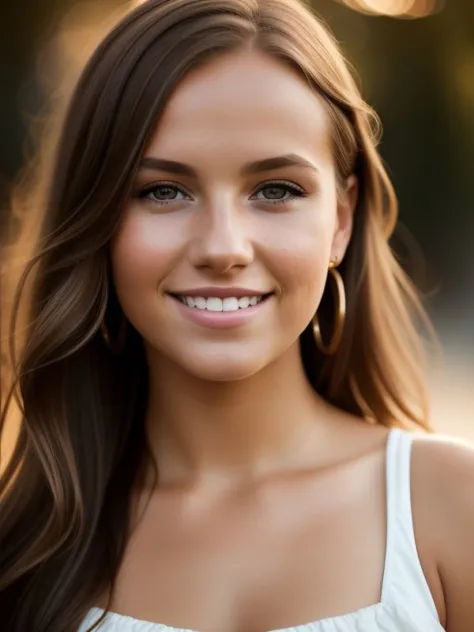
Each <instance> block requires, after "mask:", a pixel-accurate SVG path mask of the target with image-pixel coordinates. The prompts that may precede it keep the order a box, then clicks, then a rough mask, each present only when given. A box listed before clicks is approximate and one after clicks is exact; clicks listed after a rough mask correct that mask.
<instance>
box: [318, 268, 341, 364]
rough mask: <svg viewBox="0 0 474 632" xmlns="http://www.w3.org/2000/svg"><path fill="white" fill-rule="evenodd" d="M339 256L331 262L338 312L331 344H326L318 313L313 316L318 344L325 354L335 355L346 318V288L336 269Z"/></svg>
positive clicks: (331, 277)
mask: <svg viewBox="0 0 474 632" xmlns="http://www.w3.org/2000/svg"><path fill="white" fill-rule="evenodd" d="M337 263H338V258H337V257H334V258H333V259H331V263H330V264H329V279H330V280H331V282H332V284H333V285H334V287H335V294H334V297H335V298H334V308H335V312H336V324H335V326H334V331H333V333H332V338H331V341H330V342H329V344H325V342H324V341H323V338H322V335H321V328H320V326H319V318H318V313H317V312H316V314H315V315H314V318H313V333H314V339H315V342H316V346H317V347H318V349H319V350H320V351H321V353H324V355H328V356H329V355H334V354H335V353H336V351H337V350H338V348H339V344H340V342H341V338H342V332H343V330H344V321H345V320H346V292H345V289H344V281H343V280H342V277H341V275H340V274H339V272H338V271H337V270H336V267H337Z"/></svg>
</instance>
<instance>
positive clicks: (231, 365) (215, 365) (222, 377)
mask: <svg viewBox="0 0 474 632" xmlns="http://www.w3.org/2000/svg"><path fill="white" fill-rule="evenodd" d="M180 364H181V368H182V369H184V370H185V371H186V372H187V373H189V374H190V375H193V376H194V377H196V378H198V379H200V380H205V381H208V382H237V381H240V380H245V379H247V378H249V377H252V376H253V375H255V374H256V373H258V372H259V371H261V370H262V369H263V368H264V367H265V366H266V365H267V362H262V359H261V358H260V359H258V358H256V357H253V358H248V357H247V358H245V357H241V358H238V357H229V356H228V355H226V356H224V357H220V358H219V357H215V356H214V357H209V356H207V357H195V358H193V361H192V362H189V361H188V362H182V363H180Z"/></svg>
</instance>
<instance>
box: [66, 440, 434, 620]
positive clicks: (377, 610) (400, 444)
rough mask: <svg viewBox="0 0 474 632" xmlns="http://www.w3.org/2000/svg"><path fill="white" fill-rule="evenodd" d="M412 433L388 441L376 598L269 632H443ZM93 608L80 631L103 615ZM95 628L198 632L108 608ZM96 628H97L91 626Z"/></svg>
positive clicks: (98, 609)
mask: <svg viewBox="0 0 474 632" xmlns="http://www.w3.org/2000/svg"><path fill="white" fill-rule="evenodd" d="M412 440H413V436H412V434H410V433H409V432H405V431H402V430H400V429H398V428H395V429H393V430H391V431H390V433H389V436H388V440H387V458H386V471H387V549H386V555H385V568H384V574H383V583H382V595H381V599H380V602H379V603H377V604H375V605H373V606H369V607H367V608H362V609H361V610H358V611H357V612H353V613H351V614H345V615H342V616H338V617H330V618H328V619H321V620H320V621H314V622H313V623H307V624H305V625H297V626H296V627H292V628H284V629H281V630H273V631H272V632H442V631H443V630H444V628H443V627H442V626H441V624H440V622H439V618H438V613H437V610H436V606H435V603H434V601H433V597H432V595H431V592H430V589H429V587H428V584H427V582H426V579H425V576H424V574H423V570H422V567H421V564H420V560H419V557H418V552H417V549H416V543H415V535H414V530H413V519H412V510H411V497H410V496H411V494H410V455H411V446H412ZM103 612H104V611H103V610H101V609H100V608H93V609H92V610H91V611H90V612H89V614H88V615H87V617H86V618H85V619H84V621H83V623H82V625H81V626H80V628H79V631H78V632H87V630H88V628H89V627H90V626H91V625H92V624H93V623H94V622H95V621H97V620H98V618H99V617H100V616H101V615H102V614H103ZM95 629H96V630H97V631H98V632H99V631H100V632H196V631H193V630H188V629H184V628H173V627H170V626H168V625H164V624H160V623H150V622H147V621H140V620H138V619H133V618H132V617H127V616H123V615H119V614H115V613H108V614H107V616H106V617H105V619H104V621H103V622H102V623H101V624H100V625H99V626H98V627H97V628H95ZM94 632H95V631H94Z"/></svg>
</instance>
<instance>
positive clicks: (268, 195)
mask: <svg viewBox="0 0 474 632" xmlns="http://www.w3.org/2000/svg"><path fill="white" fill-rule="evenodd" d="M259 194H264V195H263V197H258V195H259ZM306 196H307V193H306V191H305V190H304V189H302V188H301V187H299V186H297V185H296V184H294V183H292V182H286V181H284V182H283V181H276V182H267V183H266V184H265V185H264V186H262V187H260V189H259V190H258V191H257V193H256V194H255V195H254V196H253V198H252V199H258V200H260V201H263V202H268V203H269V204H283V203H285V202H291V201H292V200H294V199H295V198H301V197H306Z"/></svg>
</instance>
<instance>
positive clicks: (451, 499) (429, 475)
mask: <svg viewBox="0 0 474 632" xmlns="http://www.w3.org/2000/svg"><path fill="white" fill-rule="evenodd" d="M412 472H413V476H412V496H413V514H414V523H415V533H416V535H417V545H418V544H419V545H420V546H419V548H420V549H421V550H422V551H423V550H425V551H426V556H425V563H426V564H427V565H428V567H429V565H430V564H432V566H433V567H436V569H437V574H438V577H437V581H438V584H439V586H440V592H442V601H443V603H442V607H441V610H442V611H443V615H445V616H443V619H445V624H446V630H447V631H448V632H467V631H468V630H474V595H473V587H474V446H473V445H472V444H469V443H467V442H463V441H461V440H454V439H449V438H447V437H437V436H434V437H426V438H420V439H419V440H415V441H414V446H413V459H412ZM420 557H422V556H421V555H420ZM422 561H423V560H422ZM432 577H433V576H432ZM427 579H428V583H430V581H429V578H428V577H427ZM433 585H434V587H435V591H434V592H436V580H435V579H432V582H431V585H430V587H432V586H433ZM433 596H434V597H435V595H433ZM435 601H437V605H439V602H440V599H438V600H436V597H435ZM438 609H440V608H439V607H438Z"/></svg>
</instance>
